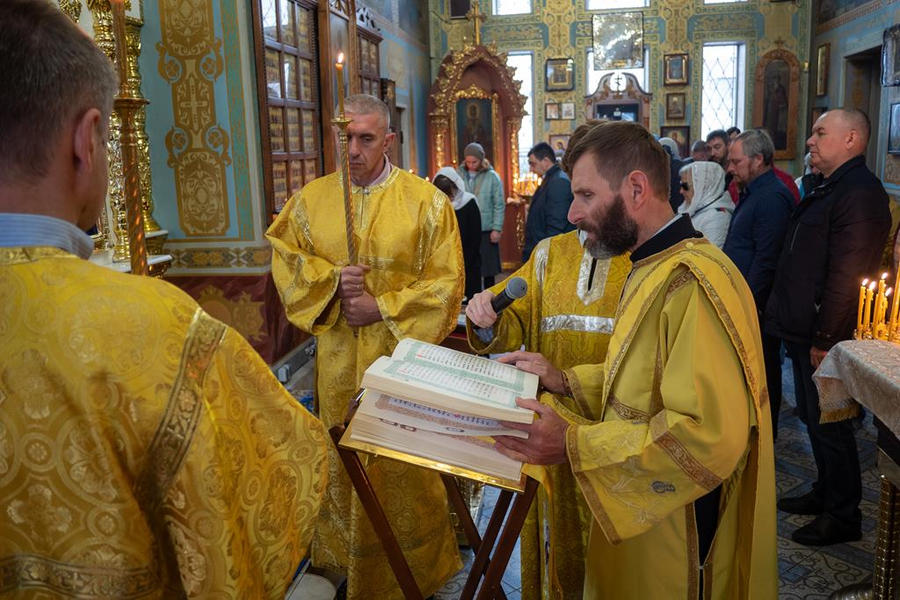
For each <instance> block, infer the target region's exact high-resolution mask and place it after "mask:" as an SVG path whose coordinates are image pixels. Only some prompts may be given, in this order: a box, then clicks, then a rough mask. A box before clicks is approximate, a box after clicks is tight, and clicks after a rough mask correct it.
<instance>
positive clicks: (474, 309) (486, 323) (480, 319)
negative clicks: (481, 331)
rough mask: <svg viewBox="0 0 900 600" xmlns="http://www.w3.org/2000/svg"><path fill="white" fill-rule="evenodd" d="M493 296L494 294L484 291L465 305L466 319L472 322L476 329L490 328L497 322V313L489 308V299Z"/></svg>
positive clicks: (492, 308)
mask: <svg viewBox="0 0 900 600" xmlns="http://www.w3.org/2000/svg"><path fill="white" fill-rule="evenodd" d="M494 296H495V294H494V292H492V291H490V290H485V291H483V292H478V293H477V294H475V295H474V296H472V299H471V300H469V303H468V304H467V305H466V317H467V318H468V319H469V320H470V321H472V322H473V323H474V324H475V326H476V327H490V326H491V325H493V324H494V323H496V322H497V313H495V312H494V307H492V306H491V299H493V297H494Z"/></svg>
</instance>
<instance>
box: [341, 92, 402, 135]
mask: <svg viewBox="0 0 900 600" xmlns="http://www.w3.org/2000/svg"><path fill="white" fill-rule="evenodd" d="M344 112H347V113H350V114H352V115H380V116H381V118H382V119H384V126H385V128H386V129H387V128H390V126H391V111H390V109H389V108H388V105H387V104H385V103H384V102H382V101H381V100H379V99H378V98H376V97H375V96H372V95H370V94H353V95H352V96H350V97H349V98H347V99H346V100H344Z"/></svg>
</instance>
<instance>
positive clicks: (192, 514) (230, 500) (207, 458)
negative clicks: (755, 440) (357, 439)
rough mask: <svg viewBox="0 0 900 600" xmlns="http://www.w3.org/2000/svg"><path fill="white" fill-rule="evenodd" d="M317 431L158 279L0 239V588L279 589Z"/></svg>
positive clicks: (310, 496)
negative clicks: (2, 242)
mask: <svg viewBox="0 0 900 600" xmlns="http://www.w3.org/2000/svg"><path fill="white" fill-rule="evenodd" d="M326 476H327V464H326V452H325V430H324V428H323V427H322V424H321V423H320V422H319V421H318V420H317V419H315V418H314V417H312V416H311V415H310V414H309V413H308V412H306V410H304V409H303V408H302V407H300V405H299V404H298V403H297V402H296V400H294V398H292V397H291V396H290V395H289V394H288V393H287V392H286V391H285V390H284V389H283V388H282V387H281V386H280V385H279V383H278V382H277V381H276V380H275V378H274V377H273V375H272V373H271V371H270V370H269V368H268V366H267V365H266V364H265V363H264V362H263V361H262V359H260V357H259V356H258V355H257V354H256V352H254V351H253V349H252V348H251V347H250V345H249V344H248V343H247V342H246V341H245V340H244V339H243V338H242V337H241V336H240V335H238V334H237V333H236V332H234V331H233V330H231V329H229V328H228V327H226V326H225V325H223V324H222V323H220V322H218V321H216V320H215V319H213V318H212V317H210V316H209V315H207V314H205V313H204V312H203V311H202V310H201V309H200V308H199V306H198V305H197V304H196V303H195V302H194V301H193V300H191V299H190V298H189V297H188V296H187V295H185V294H184V293H182V292H181V291H180V290H178V289H177V288H175V287H174V286H172V285H169V284H167V283H164V282H162V281H159V280H156V279H152V278H148V277H135V276H132V275H123V274H119V273H115V272H113V271H110V270H108V269H105V268H102V267H98V266H96V265H93V264H91V263H89V262H87V261H84V260H80V259H78V258H76V257H74V256H72V255H70V254H67V253H65V252H63V251H61V250H56V249H53V248H0V511H2V513H0V514H2V518H0V596H13V597H19V596H27V597H29V598H35V597H37V598H71V597H77V598H177V597H184V596H188V597H196V598H238V597H243V598H251V597H252V598H273V599H274V598H283V597H284V593H285V590H286V588H287V585H288V584H289V583H290V581H291V578H292V576H293V573H294V570H295V569H296V568H297V565H298V564H299V562H300V560H301V559H302V558H303V556H304V554H305V552H306V549H307V547H308V544H309V542H310V540H311V537H312V530H313V527H312V526H313V524H314V522H315V518H316V514H317V512H318V508H319V504H320V502H321V498H322V495H323V493H324V488H325V481H326Z"/></svg>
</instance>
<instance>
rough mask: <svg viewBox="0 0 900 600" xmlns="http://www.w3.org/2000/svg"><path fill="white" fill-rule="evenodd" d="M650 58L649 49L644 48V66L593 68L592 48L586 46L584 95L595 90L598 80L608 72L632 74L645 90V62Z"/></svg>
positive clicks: (598, 83)
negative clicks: (634, 67) (585, 90)
mask: <svg viewBox="0 0 900 600" xmlns="http://www.w3.org/2000/svg"><path fill="white" fill-rule="evenodd" d="M649 60H650V49H649V48H644V66H643V67H640V68H638V69H595V68H594V49H593V48H588V51H587V62H586V63H585V64H586V65H587V67H586V68H585V73H586V74H587V92H586V93H585V95H586V96H590V95H591V94H593V93H594V92H596V91H597V86H598V85H600V80H601V79H603V77H604V76H605V75H607V74H609V73H629V74H631V75H634V77H635V79H637V80H638V83H640V84H641V87H642V88H643V89H644V90H645V91H646V90H647V64H648V61H649Z"/></svg>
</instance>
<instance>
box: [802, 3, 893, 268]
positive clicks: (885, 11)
mask: <svg viewBox="0 0 900 600" xmlns="http://www.w3.org/2000/svg"><path fill="white" fill-rule="evenodd" d="M897 23H900V4H898V3H897V2H896V0H893V1H892V0H872V1H870V2H865V1H864V0H825V1H822V3H821V6H820V7H819V10H818V11H817V13H816V17H815V22H814V24H813V26H814V36H813V43H812V51H813V53H815V52H816V49H817V48H818V47H819V46H821V45H823V44H831V48H830V53H829V68H828V87H827V94H826V95H825V96H823V97H815V96H814V95H813V96H812V98H811V102H812V104H811V106H815V107H825V108H836V107H840V106H854V105H859V104H860V100H861V96H864V94H866V93H867V92H868V90H865V89H862V87H861V85H859V84H857V81H858V78H855V77H854V72H853V68H852V67H851V66H850V65H849V64H847V60H846V57H848V56H852V55H854V54H858V53H860V52H864V51H866V50H870V49H873V48H879V47H880V46H881V45H882V40H883V35H884V30H885V29H887V28H888V27H891V26H892V25H896V24H897ZM879 56H880V53H879ZM813 58H815V56H814V57H813ZM879 62H880V58H879ZM848 80H849V83H850V84H851V85H850V86H848V85H847V83H848ZM848 87H849V88H850V89H849V94H848V90H847V89H846V88H848ZM878 87H879V88H880V90H879V93H880V107H879V114H877V115H876V114H870V115H869V118H870V119H871V121H872V135H874V136H876V142H875V161H874V165H873V164H870V168H873V170H874V172H875V174H876V175H877V176H878V177H879V178H880V179H881V181H882V183H883V184H884V187H885V190H887V192H888V194H889V195H890V196H891V198H892V199H893V200H894V202H892V203H891V212H892V216H893V231H896V229H897V226H898V223H900V155H891V154H888V151H887V149H888V137H889V134H890V122H891V113H890V111H891V104H897V103H898V102H900V87H896V86H894V87H881V86H880V85H879V86H878ZM805 129H806V130H808V129H809V124H808V123H807V125H806V127H805ZM870 163H871V161H870ZM893 235H894V234H893V232H892V234H891V238H890V239H891V240H893V239H894V238H893ZM885 252H886V257H887V255H888V254H889V250H888V249H886V251H885Z"/></svg>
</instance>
